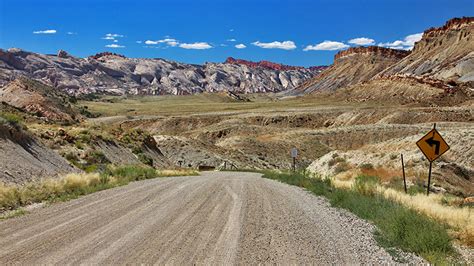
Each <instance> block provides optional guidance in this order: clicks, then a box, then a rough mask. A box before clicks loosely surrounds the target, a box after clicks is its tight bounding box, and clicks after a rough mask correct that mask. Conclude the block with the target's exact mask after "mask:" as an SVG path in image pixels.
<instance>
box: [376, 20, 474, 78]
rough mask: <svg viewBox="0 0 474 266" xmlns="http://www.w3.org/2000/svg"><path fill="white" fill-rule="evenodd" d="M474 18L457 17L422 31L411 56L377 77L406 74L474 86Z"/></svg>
mask: <svg viewBox="0 0 474 266" xmlns="http://www.w3.org/2000/svg"><path fill="white" fill-rule="evenodd" d="M473 34H474V17H464V18H454V19H451V20H449V21H448V22H446V24H445V25H444V26H442V27H439V28H431V29H428V30H426V31H425V32H424V33H423V37H422V39H421V40H420V41H419V42H417V43H416V44H415V47H414V48H413V51H412V52H411V53H410V55H409V56H407V57H405V58H403V59H402V60H400V62H397V63H396V64H393V65H392V66H390V67H388V68H387V69H385V70H384V71H382V72H381V73H380V74H379V75H377V77H376V78H378V77H383V76H390V75H395V74H403V75H410V76H423V77H429V78H433V79H439V80H443V81H454V82H459V83H463V82H467V83H470V84H471V85H470V86H471V87H472V86H473V85H474V36H473Z"/></svg>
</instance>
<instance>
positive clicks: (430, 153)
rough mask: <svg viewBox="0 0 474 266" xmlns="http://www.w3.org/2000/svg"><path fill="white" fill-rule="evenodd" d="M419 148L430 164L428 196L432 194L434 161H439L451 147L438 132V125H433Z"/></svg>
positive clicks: (419, 144)
mask: <svg viewBox="0 0 474 266" xmlns="http://www.w3.org/2000/svg"><path fill="white" fill-rule="evenodd" d="M416 145H417V146H418V148H420V150H421V152H423V154H424V155H425V156H426V159H428V161H429V162H430V169H429V172H428V188H427V190H426V195H429V194H430V183H431V168H432V166H433V161H434V160H436V159H438V158H439V157H440V156H441V155H443V154H444V153H445V152H447V151H448V150H449V145H448V143H446V141H445V140H444V139H443V137H441V134H439V132H438V131H437V130H436V123H435V124H434V125H433V129H432V130H430V132H428V134H426V135H424V136H423V137H422V138H421V139H420V140H419V141H417V142H416Z"/></svg>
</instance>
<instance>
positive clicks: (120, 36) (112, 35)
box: [105, 33, 123, 38]
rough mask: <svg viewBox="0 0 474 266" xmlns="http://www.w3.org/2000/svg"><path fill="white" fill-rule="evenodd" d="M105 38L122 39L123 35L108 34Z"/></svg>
mask: <svg viewBox="0 0 474 266" xmlns="http://www.w3.org/2000/svg"><path fill="white" fill-rule="evenodd" d="M105 37H112V38H122V37H123V35H121V34H117V33H107V34H105Z"/></svg>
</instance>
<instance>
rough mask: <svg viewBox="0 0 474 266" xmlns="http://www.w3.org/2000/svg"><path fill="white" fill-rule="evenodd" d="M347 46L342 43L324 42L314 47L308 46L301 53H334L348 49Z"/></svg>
mask: <svg viewBox="0 0 474 266" xmlns="http://www.w3.org/2000/svg"><path fill="white" fill-rule="evenodd" d="M348 47H349V45H347V44H345V43H342V42H334V41H324V42H322V43H319V44H316V45H308V46H306V47H305V48H304V49H303V51H336V50H342V49H346V48H348Z"/></svg>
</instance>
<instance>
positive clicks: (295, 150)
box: [291, 148, 298, 172]
mask: <svg viewBox="0 0 474 266" xmlns="http://www.w3.org/2000/svg"><path fill="white" fill-rule="evenodd" d="M291 157H292V158H293V172H296V157H298V150H297V149H296V148H292V149H291Z"/></svg>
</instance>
